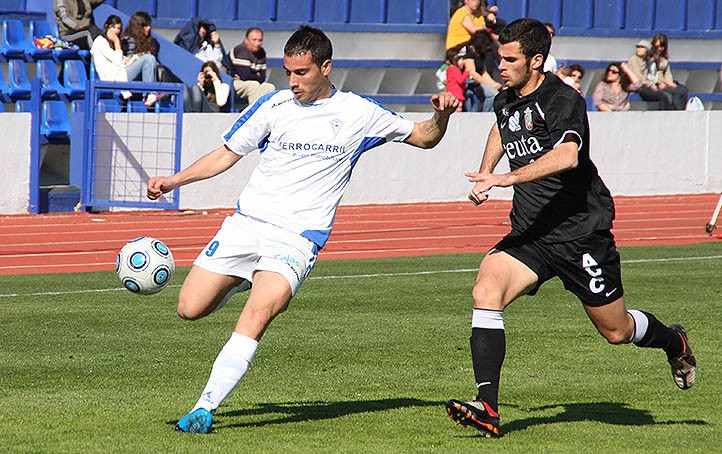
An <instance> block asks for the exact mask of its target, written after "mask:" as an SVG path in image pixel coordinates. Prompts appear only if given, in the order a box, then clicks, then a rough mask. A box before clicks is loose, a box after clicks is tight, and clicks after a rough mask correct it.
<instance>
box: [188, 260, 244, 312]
mask: <svg viewBox="0 0 722 454" xmlns="http://www.w3.org/2000/svg"><path fill="white" fill-rule="evenodd" d="M241 280H242V279H241V278H240V277H236V276H228V275H224V274H218V273H214V272H212V271H208V270H205V269H203V268H201V267H199V266H196V265H194V266H193V267H192V268H191V270H190V272H189V273H188V277H186V279H185V281H184V282H183V286H182V287H181V290H180V294H179V296H178V315H180V316H181V317H182V318H185V319H196V318H200V317H203V316H205V315H208V314H210V313H211V312H213V310H214V309H215V308H216V307H217V306H218V304H220V302H221V301H222V300H223V298H224V297H225V295H226V293H228V291H229V290H230V289H232V288H233V287H235V286H236V285H238V284H239V283H240V282H241Z"/></svg>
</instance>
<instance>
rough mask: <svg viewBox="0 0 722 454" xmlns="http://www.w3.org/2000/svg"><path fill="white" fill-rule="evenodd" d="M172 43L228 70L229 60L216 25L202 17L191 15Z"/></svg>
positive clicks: (223, 69) (225, 70) (204, 60)
mask: <svg viewBox="0 0 722 454" xmlns="http://www.w3.org/2000/svg"><path fill="white" fill-rule="evenodd" d="M173 43H174V44H177V45H178V46H180V47H182V48H183V49H185V50H187V51H188V52H190V53H191V54H193V55H195V56H196V58H198V59H199V60H201V61H202V62H204V63H205V62H207V61H212V62H215V64H216V66H218V68H219V69H220V70H221V71H223V72H229V71H230V61H229V60H228V58H227V56H226V50H225V49H224V47H223V43H222V42H221V35H220V34H219V33H218V30H217V29H216V25H215V24H214V23H213V22H212V21H210V20H208V19H206V18H203V17H198V16H196V17H193V18H191V20H189V21H188V22H186V24H185V25H184V26H183V27H182V28H181V29H180V30H179V31H178V34H177V35H176V36H175V38H174V39H173Z"/></svg>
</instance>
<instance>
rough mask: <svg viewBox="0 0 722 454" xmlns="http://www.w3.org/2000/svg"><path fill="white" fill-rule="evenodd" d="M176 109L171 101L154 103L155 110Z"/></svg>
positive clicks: (169, 110)
mask: <svg viewBox="0 0 722 454" xmlns="http://www.w3.org/2000/svg"><path fill="white" fill-rule="evenodd" d="M176 110H177V108H176V105H175V103H174V102H173V101H158V102H157V103H155V111H156V112H161V113H162V112H175V111H176Z"/></svg>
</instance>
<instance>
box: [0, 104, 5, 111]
mask: <svg viewBox="0 0 722 454" xmlns="http://www.w3.org/2000/svg"><path fill="white" fill-rule="evenodd" d="M0 112H5V104H3V103H1V102H0Z"/></svg>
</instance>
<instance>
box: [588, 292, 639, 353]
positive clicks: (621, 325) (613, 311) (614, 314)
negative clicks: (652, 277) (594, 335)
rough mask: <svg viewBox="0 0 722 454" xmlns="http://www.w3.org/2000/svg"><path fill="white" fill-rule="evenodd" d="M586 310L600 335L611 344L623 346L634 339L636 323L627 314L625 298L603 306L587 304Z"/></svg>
mask: <svg viewBox="0 0 722 454" xmlns="http://www.w3.org/2000/svg"><path fill="white" fill-rule="evenodd" d="M584 310H585V311H586V312H587V315H588V316H589V319H590V320H591V321H592V323H593V324H594V326H595V328H597V331H599V334H601V335H602V336H604V338H605V339H607V341H608V342H609V343H612V344H621V343H625V342H628V341H629V339H631V338H632V335H633V333H634V321H633V320H632V317H631V316H629V315H628V314H627V308H626V306H625V305H624V298H623V297H622V298H619V299H617V300H616V301H613V302H611V303H609V304H605V305H603V306H589V305H586V304H585V305H584Z"/></svg>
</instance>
